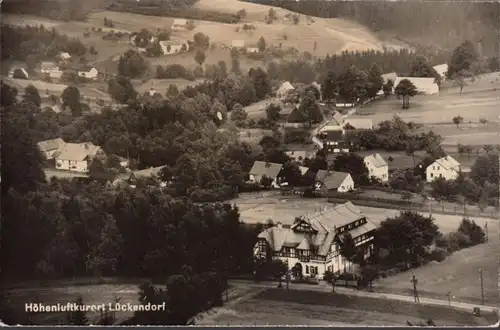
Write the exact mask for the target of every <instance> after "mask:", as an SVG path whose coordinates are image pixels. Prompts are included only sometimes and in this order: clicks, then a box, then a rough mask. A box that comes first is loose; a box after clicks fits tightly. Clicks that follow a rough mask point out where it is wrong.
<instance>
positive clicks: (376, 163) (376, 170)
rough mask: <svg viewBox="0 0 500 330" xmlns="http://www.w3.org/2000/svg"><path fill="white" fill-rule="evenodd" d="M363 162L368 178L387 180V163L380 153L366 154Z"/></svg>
mask: <svg viewBox="0 0 500 330" xmlns="http://www.w3.org/2000/svg"><path fill="white" fill-rule="evenodd" d="M363 162H364V163H365V166H366V168H367V169H368V176H369V178H375V179H377V180H378V181H380V182H387V181H389V164H387V162H386V161H385V160H384V158H382V156H380V154H378V153H376V154H374V155H369V156H366V157H365V158H363Z"/></svg>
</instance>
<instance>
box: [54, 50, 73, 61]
mask: <svg viewBox="0 0 500 330" xmlns="http://www.w3.org/2000/svg"><path fill="white" fill-rule="evenodd" d="M57 59H58V60H59V61H62V62H67V61H69V60H71V55H70V54H69V53H67V52H61V53H59V55H57Z"/></svg>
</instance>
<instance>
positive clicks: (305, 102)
mask: <svg viewBox="0 0 500 330" xmlns="http://www.w3.org/2000/svg"><path fill="white" fill-rule="evenodd" d="M299 111H301V113H302V114H303V115H304V118H305V120H306V122H307V123H308V124H309V126H311V125H312V124H316V123H320V122H321V121H322V120H323V114H322V113H321V109H320V108H319V106H318V104H317V103H316V93H315V92H314V91H309V92H308V93H306V95H304V96H303V97H302V99H301V100H300V104H299Z"/></svg>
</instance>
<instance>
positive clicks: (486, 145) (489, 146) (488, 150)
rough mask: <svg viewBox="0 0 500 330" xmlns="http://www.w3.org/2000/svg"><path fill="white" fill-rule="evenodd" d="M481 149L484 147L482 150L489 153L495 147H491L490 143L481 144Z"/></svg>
mask: <svg viewBox="0 0 500 330" xmlns="http://www.w3.org/2000/svg"><path fill="white" fill-rule="evenodd" d="M483 149H484V151H486V153H487V154H489V153H490V152H492V151H493V150H495V148H493V146H492V145H491V144H485V145H484V146H483Z"/></svg>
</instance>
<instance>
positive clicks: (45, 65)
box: [40, 62, 59, 70]
mask: <svg viewBox="0 0 500 330" xmlns="http://www.w3.org/2000/svg"><path fill="white" fill-rule="evenodd" d="M40 68H41V69H42V70H59V67H58V66H57V65H56V64H55V63H54V62H42V63H41V64H40Z"/></svg>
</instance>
